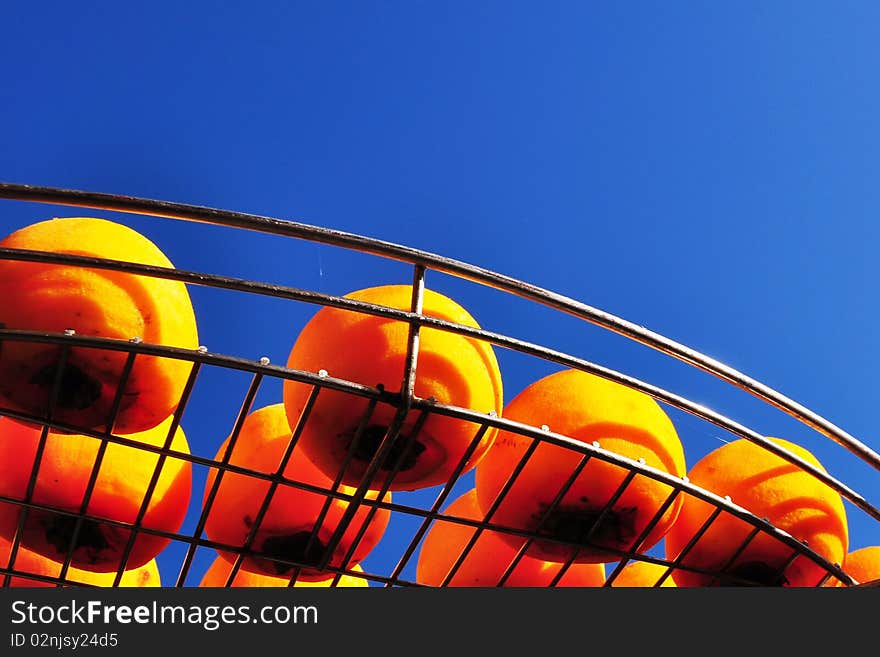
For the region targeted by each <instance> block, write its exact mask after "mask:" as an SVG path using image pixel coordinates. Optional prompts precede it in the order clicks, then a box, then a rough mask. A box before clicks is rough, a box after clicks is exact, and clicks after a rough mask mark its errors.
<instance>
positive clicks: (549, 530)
mask: <svg viewBox="0 0 880 657" xmlns="http://www.w3.org/2000/svg"><path fill="white" fill-rule="evenodd" d="M602 511H603V509H601V508H600V509H590V508H583V507H558V508H557V509H555V510H554V511H553V512H552V513H550V515H549V516H547V518H546V519H545V520H544V522H543V524H542V525H541V528H540V529H539V531H538V533H539V534H541V535H543V536H548V537H551V538H554V539H558V540H561V541H566V542H567V543H572V544H575V545H581V546H587V545H598V546H606V547H615V548H620V547H626V546H628V545H629V544H630V543H631V542H632V541H633V540H634V539H635V537H636V529H635V517H636V509H635V508H634V507H623V508H612V509H610V510H609V511H608V513H605V514H604V515H602ZM600 516H601V519H600ZM597 523H598V524H597Z"/></svg>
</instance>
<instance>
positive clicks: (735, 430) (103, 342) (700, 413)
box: [0, 309, 880, 520]
mask: <svg viewBox="0 0 880 657" xmlns="http://www.w3.org/2000/svg"><path fill="white" fill-rule="evenodd" d="M385 310H387V311H388V312H389V313H391V315H392V316H395V315H397V314H398V313H403V314H404V315H409V314H411V313H406V312H404V311H393V309H385ZM422 319H424V320H428V319H432V320H433V318H422ZM435 321H437V322H441V323H442V324H444V325H450V326H452V327H460V328H462V329H467V330H468V331H469V332H470V331H473V332H474V333H475V336H477V337H479V336H483V335H485V336H486V339H488V338H492V340H490V341H496V340H497V341H500V342H504V337H503V336H497V335H495V334H491V333H488V332H485V331H482V330H480V329H474V328H473V327H465V326H462V325H457V324H453V323H450V322H446V321H444V320H435ZM2 340H22V341H30V342H48V343H58V344H68V345H70V346H84V347H98V348H106V349H113V350H115V351H123V352H128V353H143V354H148V355H154V356H164V357H169V358H176V359H179V360H188V361H192V362H198V363H202V364H211V365H216V366H220V367H226V368H234V369H238V370H242V371H245V372H252V373H259V374H262V375H267V376H275V377H278V378H283V379H291V380H295V381H299V382H302V383H309V384H312V385H315V386H320V387H327V388H331V389H335V390H339V391H342V392H346V393H349V394H354V395H357V396H362V397H367V398H374V399H379V400H382V401H385V402H386V403H390V404H394V405H399V404H400V403H401V402H400V395H396V394H394V393H388V392H386V391H384V390H378V389H375V388H371V387H369V386H364V385H362V384H358V383H354V382H350V381H346V380H344V379H335V378H332V377H329V376H322V375H321V374H313V373H310V372H305V371H301V370H295V369H291V368H288V367H283V366H280V365H270V364H269V363H268V362H267V361H265V360H261V361H250V360H244V359H241V358H235V357H231V356H225V355H222V354H212V353H209V352H208V351H207V350H190V349H183V348H180V347H168V346H163V345H153V344H149V343H145V342H137V341H125V340H117V339H113V338H107V337H94V336H79V335H76V334H70V333H64V334H52V333H42V332H35V331H22V330H14V329H0V341H2ZM515 342H517V345H512V346H520V347H523V348H526V347H532V348H533V350H534V351H535V354H536V355H540V356H542V357H545V358H547V359H549V360H554V361H558V362H562V363H564V364H566V365H569V366H571V367H578V368H581V369H584V370H585V371H590V372H594V373H596V374H598V375H600V376H603V377H605V378H608V379H610V380H612V381H616V382H618V383H621V384H622V385H626V386H628V387H631V388H633V389H636V390H639V391H640V392H644V393H645V394H648V395H650V396H652V397H654V398H655V399H659V400H661V401H664V402H666V403H669V404H670V405H672V406H675V407H676V408H679V409H681V410H683V411H686V412H688V413H690V414H692V415H694V416H696V417H699V418H701V419H704V420H706V421H708V422H711V423H712V424H714V425H715V426H717V427H719V428H722V429H724V430H726V431H729V432H730V433H732V434H733V435H736V436H738V437H740V438H745V439H747V440H750V441H752V442H754V443H756V444H758V445H760V446H761V447H763V448H765V449H767V450H768V451H770V452H772V453H774V454H776V455H777V456H779V457H780V458H782V459H784V460H786V461H788V462H789V463H791V464H793V465H795V466H797V467H798V468H800V469H801V470H803V471H805V472H808V473H809V474H811V475H812V476H813V477H815V478H816V479H818V480H819V481H821V482H823V483H824V484H825V485H827V486H829V487H830V488H832V489H834V490H835V491H837V492H838V493H839V494H840V495H842V496H843V497H845V498H846V499H848V500H849V501H850V502H852V503H853V504H854V505H856V506H857V507H858V508H860V509H862V510H863V511H865V513H867V514H868V515H870V516H871V517H873V518H874V519H876V520H880V509H878V508H877V507H875V506H873V505H872V504H871V503H870V502H868V501H867V500H866V499H865V498H864V497H863V496H862V495H860V494H859V493H858V492H856V491H855V490H853V489H852V488H850V487H849V486H847V485H846V484H845V483H843V482H842V481H840V480H838V479H837V478H835V477H833V476H831V475H830V474H828V473H827V472H825V471H823V470H821V469H818V468H816V466H814V465H813V464H812V463H810V462H808V461H805V460H804V459H803V458H801V457H800V456H798V455H796V454H794V453H792V452H791V451H789V450H787V449H785V448H784V447H781V446H779V445H777V444H775V443H773V442H771V441H769V440H768V439H767V438H766V437H765V436H763V435H761V434H760V433H758V432H756V431H753V430H752V429H750V428H748V427H746V426H744V425H742V424H740V423H738V422H736V421H735V420H732V419H730V418H728V417H726V416H725V415H722V414H720V413H717V412H715V411H712V410H711V409H708V408H706V407H704V406H700V405H699V404H695V403H694V402H692V401H690V400H688V399H687V398H684V397H680V396H679V395H676V394H674V393H671V392H669V391H667V390H664V389H663V388H659V387H657V386H653V385H651V384H648V383H645V382H644V381H641V380H640V379H636V378H633V377H630V376H627V375H625V374H622V373H620V372H618V371H616V370H611V369H608V368H604V367H600V366H598V365H595V364H593V363H590V362H589V361H585V360H581V359H577V358H574V357H572V356H568V355H567V354H561V353H559V352H553V351H551V350H548V349H545V348H543V347H538V346H534V345H528V343H519V341H515ZM527 353H531V352H527ZM411 407H412V408H413V409H416V410H422V411H429V412H433V413H438V414H441V415H448V416H450V417H455V418H458V419H462V420H468V421H470V422H472V423H473V424H474V425H475V426H478V425H480V424H487V425H489V426H493V427H496V428H499V429H506V430H508V431H514V432H517V433H521V434H524V435H527V436H531V437H535V436H541V438H542V439H543V440H545V441H547V442H550V443H552V444H556V445H559V446H561V447H566V448H569V449H580V448H582V447H584V446H585V444H584V443H582V442H581V441H579V440H576V439H574V438H571V437H566V436H561V435H558V434H555V433H554V432H552V431H547V432H541V433H536V431H537V430H536V429H534V427H529V426H528V425H525V424H522V423H519V422H515V421H513V420H510V419H507V418H503V417H494V416H491V415H487V414H483V413H479V412H477V411H474V410H472V409H468V408H461V407H456V406H451V405H448V404H441V403H438V402H435V401H432V400H425V399H418V398H415V399H413V400H412V401H411ZM4 412H6V413H7V414H8V415H18V414H16V413H10V412H9V411H4ZM48 424H49V426H53V427H56V426H57V427H59V428H62V429H64V428H66V427H63V426H62V425H59V424H57V423H55V422H48ZM83 433H90V434H92V435H94V436H96V437H103V436H104V435H106V434H101V433H99V432H83ZM111 440H120V439H119V438H116V437H112V438H111ZM143 448H144V449H150V448H149V447H148V446H146V445H145V446H143ZM587 449H588V450H589V449H591V446H587ZM189 458H190V459H192V457H189ZM614 459H622V460H621V462H620V463H621V464H622V465H623V466H624V467H628V468H630V469H632V468H635V469H638V470H640V471H641V472H642V474H645V475H646V476H649V477H653V478H658V477H657V476H656V473H654V474H652V473H653V472H654V471H653V470H652V469H651V468H648V467H647V466H644V465H643V464H638V463H635V462H631V459H626V458H625V457H621V456H619V455H615V454H613V453H609V456H608V457H607V458H606V460H611V461H614ZM657 472H659V471H657ZM255 476H256V475H255ZM666 476H669V475H666V474H665V473H664V477H661V479H663V478H665V477H666Z"/></svg>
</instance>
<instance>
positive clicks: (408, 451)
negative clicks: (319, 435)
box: [340, 424, 425, 472]
mask: <svg viewBox="0 0 880 657" xmlns="http://www.w3.org/2000/svg"><path fill="white" fill-rule="evenodd" d="M387 431H388V427H385V426H382V425H380V424H371V425H370V426H368V427H367V428H366V429H365V430H364V432H363V434H362V435H361V437H360V439H359V440H358V442H357V445H355V447H354V451H353V452H352V457H353V458H354V459H357V460H358V461H364V462H367V463H369V462H370V461H371V460H372V458H373V457H374V456H375V455H376V452H378V451H379V447H380V445H381V444H382V440H383V439H384V438H385V434H386V433H387ZM340 437H341V438H343V439H346V440H347V442H346V449H348V448H349V447H350V446H351V441H352V440H354V432H351V433H345V434H340ZM424 451H425V446H424V445H423V444H422V443H420V442H419V441H418V440H412V441H411V440H410V437H409V436H405V435H402V434H398V435H397V437H396V438H395V439H394V442H393V443H392V445H391V448H390V449H389V450H388V452H387V453H386V454H385V458H383V459H382V463H380V464H379V468H380V469H381V470H393V469H394V468H395V467H397V462H398V460H399V459H402V461H401V463H400V467H399V468H398V472H406V471H407V470H411V469H412V468H413V467H415V465H416V463H417V462H418V460H419V456H420V455H421V454H422V452H424Z"/></svg>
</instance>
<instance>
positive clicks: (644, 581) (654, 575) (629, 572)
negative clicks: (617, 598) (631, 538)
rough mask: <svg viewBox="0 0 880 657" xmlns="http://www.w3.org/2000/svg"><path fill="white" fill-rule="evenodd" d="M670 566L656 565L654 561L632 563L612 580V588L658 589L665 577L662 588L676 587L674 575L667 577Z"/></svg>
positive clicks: (670, 574)
mask: <svg viewBox="0 0 880 657" xmlns="http://www.w3.org/2000/svg"><path fill="white" fill-rule="evenodd" d="M668 570H669V566H667V565H666V564H661V563H656V562H653V561H641V560H639V561H630V562H629V563H628V564H626V565H625V566H624V567H623V570H621V571H620V573H618V574H617V576H616V577H615V578H614V580H612V582H611V586H612V587H614V586H620V587H631V588H636V587H643V588H648V587H656V586H657V582H659V581H660V578H661V577H664V576H665V577H664V579H663V581H662V582H661V583H660V588H663V587H666V588H670V587H675V580H673V579H672V573H669V575H666V573H667V571H668Z"/></svg>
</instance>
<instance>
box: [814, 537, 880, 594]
mask: <svg viewBox="0 0 880 657" xmlns="http://www.w3.org/2000/svg"><path fill="white" fill-rule="evenodd" d="M842 565H843V570H844V572H846V573H847V574H848V575H849V576H850V577H852V578H853V579H854V580H855V581H856V583H857V584H865V583H867V582H872V585H873V583H874V582H878V583H880V545H869V546H867V547H863V548H859V549H858V550H853V551H852V552H849V553H848V554H847V555H846V556H845V557H844V558H843V564H842ZM825 586H846V584H844V583H843V582H841V581H840V580H838V579H837V578H836V577H832V578H831V579H829V580H828V582H827V583H826V584H825Z"/></svg>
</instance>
